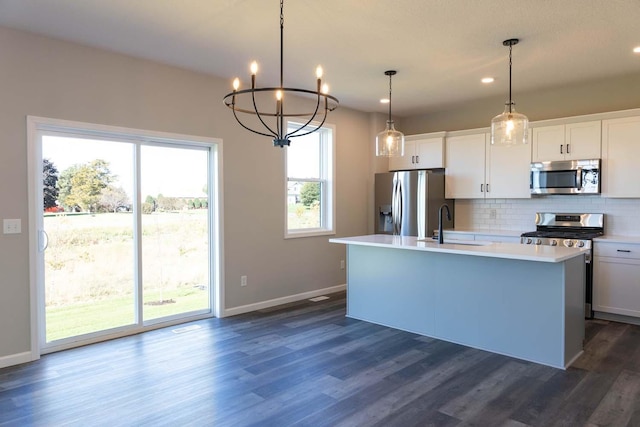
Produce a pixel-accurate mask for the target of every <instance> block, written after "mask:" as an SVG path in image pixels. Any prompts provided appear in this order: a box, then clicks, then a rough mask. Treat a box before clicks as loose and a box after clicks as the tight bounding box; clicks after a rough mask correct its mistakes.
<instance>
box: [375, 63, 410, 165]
mask: <svg viewBox="0 0 640 427" xmlns="http://www.w3.org/2000/svg"><path fill="white" fill-rule="evenodd" d="M384 74H385V75H386V76H389V119H388V120H387V127H386V128H385V130H383V131H382V132H380V133H379V134H378V136H376V156H381V157H400V156H404V134H403V133H402V132H400V131H397V130H396V129H395V127H394V126H393V120H392V119H391V77H392V76H395V75H396V74H397V71H395V70H389V71H385V72H384Z"/></svg>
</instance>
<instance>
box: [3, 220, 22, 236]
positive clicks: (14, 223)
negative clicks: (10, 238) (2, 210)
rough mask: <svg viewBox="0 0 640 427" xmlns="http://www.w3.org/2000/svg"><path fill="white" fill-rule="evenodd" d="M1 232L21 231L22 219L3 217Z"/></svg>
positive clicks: (15, 232) (12, 232)
mask: <svg viewBox="0 0 640 427" xmlns="http://www.w3.org/2000/svg"><path fill="white" fill-rule="evenodd" d="M2 232H3V233H4V234H20V233H22V221H21V220H19V219H5V220H3V221H2Z"/></svg>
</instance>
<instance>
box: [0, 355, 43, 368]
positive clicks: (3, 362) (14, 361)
mask: <svg viewBox="0 0 640 427" xmlns="http://www.w3.org/2000/svg"><path fill="white" fill-rule="evenodd" d="M36 359H37V358H36ZM36 359H34V358H33V357H32V355H31V352H30V351H25V352H24V353H18V354H10V355H8V356H3V357H0V368H6V367H7V366H13V365H19V364H21V363H27V362H32V361H34V360H36Z"/></svg>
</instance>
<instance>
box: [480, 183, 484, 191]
mask: <svg viewBox="0 0 640 427" xmlns="http://www.w3.org/2000/svg"><path fill="white" fill-rule="evenodd" d="M480 192H481V193H484V184H480Z"/></svg>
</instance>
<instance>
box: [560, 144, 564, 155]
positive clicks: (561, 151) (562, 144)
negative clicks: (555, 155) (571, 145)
mask: <svg viewBox="0 0 640 427" xmlns="http://www.w3.org/2000/svg"><path fill="white" fill-rule="evenodd" d="M563 145H564V144H560V154H564V153H563V152H562V146H563Z"/></svg>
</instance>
